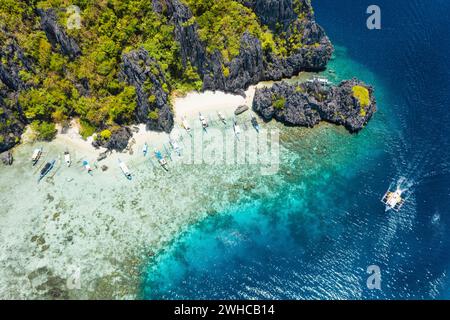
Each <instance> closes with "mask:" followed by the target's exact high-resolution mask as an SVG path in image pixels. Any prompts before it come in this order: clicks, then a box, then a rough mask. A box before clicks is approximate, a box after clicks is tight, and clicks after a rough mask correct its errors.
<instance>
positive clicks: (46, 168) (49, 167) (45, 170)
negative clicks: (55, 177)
mask: <svg viewBox="0 0 450 320" xmlns="http://www.w3.org/2000/svg"><path fill="white" fill-rule="evenodd" d="M55 163H56V160H52V161H50V162H47V163H46V164H45V166H44V167H43V168H42V170H41V174H40V175H39V179H38V182H40V181H41V180H42V179H44V177H45V176H46V175H47V174H48V173H49V172H50V171H51V170H52V169H53V167H54V166H55Z"/></svg>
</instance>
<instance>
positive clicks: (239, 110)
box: [234, 105, 249, 115]
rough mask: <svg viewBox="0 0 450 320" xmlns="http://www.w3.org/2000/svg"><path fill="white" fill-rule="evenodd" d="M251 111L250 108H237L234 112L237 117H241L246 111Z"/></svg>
mask: <svg viewBox="0 0 450 320" xmlns="http://www.w3.org/2000/svg"><path fill="white" fill-rule="evenodd" d="M248 109H249V107H248V106H244V105H243V106H239V107H237V109H236V110H235V111H234V114H235V115H240V114H241V113H244V112H245V111H247V110H248Z"/></svg>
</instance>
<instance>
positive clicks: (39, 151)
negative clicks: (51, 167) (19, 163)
mask: <svg viewBox="0 0 450 320" xmlns="http://www.w3.org/2000/svg"><path fill="white" fill-rule="evenodd" d="M41 156H42V148H36V149H34V151H33V155H32V156H31V162H32V163H33V166H35V165H36V163H38V161H39V159H40V158H41Z"/></svg>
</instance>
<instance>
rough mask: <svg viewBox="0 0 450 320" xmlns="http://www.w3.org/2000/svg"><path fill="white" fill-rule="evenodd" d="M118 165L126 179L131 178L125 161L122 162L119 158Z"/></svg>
mask: <svg viewBox="0 0 450 320" xmlns="http://www.w3.org/2000/svg"><path fill="white" fill-rule="evenodd" d="M119 167H120V170H122V172H123V174H124V175H125V177H126V178H127V179H128V180H131V179H132V175H131V172H130V170H129V169H128V167H127V165H126V164H125V162H123V161H122V160H120V159H119Z"/></svg>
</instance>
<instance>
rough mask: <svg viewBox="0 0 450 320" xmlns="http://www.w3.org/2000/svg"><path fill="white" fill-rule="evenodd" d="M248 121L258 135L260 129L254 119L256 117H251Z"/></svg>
mask: <svg viewBox="0 0 450 320" xmlns="http://www.w3.org/2000/svg"><path fill="white" fill-rule="evenodd" d="M250 121H251V123H252V126H253V128H255V130H256V132H258V133H259V129H260V128H259V124H258V120H257V119H256V117H255V116H253V115H252V118H251V120H250Z"/></svg>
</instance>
